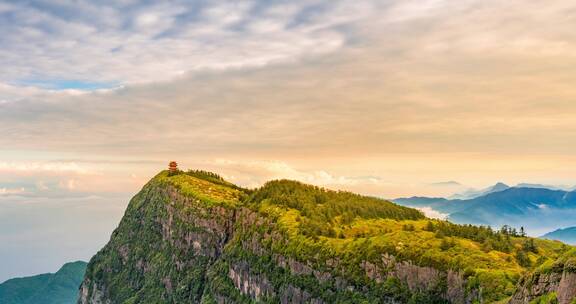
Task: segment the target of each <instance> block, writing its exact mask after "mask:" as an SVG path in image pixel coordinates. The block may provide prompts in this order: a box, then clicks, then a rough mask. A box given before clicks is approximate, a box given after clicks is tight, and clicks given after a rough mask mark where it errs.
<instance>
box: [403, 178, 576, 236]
mask: <svg viewBox="0 0 576 304" xmlns="http://www.w3.org/2000/svg"><path fill="white" fill-rule="evenodd" d="M521 185H522V184H521ZM532 186H537V185H532ZM473 194H474V193H472V192H470V193H469V195H473ZM476 194H478V195H480V196H478V197H475V198H471V199H446V198H429V197H411V198H400V199H395V200H394V202H396V203H398V204H400V205H404V206H409V207H415V208H424V207H429V208H432V209H433V210H435V211H437V212H440V213H442V214H447V219H448V220H450V221H453V222H456V223H465V224H479V225H491V226H495V227H498V226H501V225H512V226H515V227H520V226H523V227H525V228H528V230H529V233H532V234H533V235H534V234H543V233H546V232H549V231H552V230H556V229H558V228H559V227H569V226H575V225H576V192H571V191H564V190H554V189H548V188H545V187H518V186H516V187H508V186H507V185H505V184H502V183H498V184H496V185H494V186H492V187H489V188H486V189H483V190H480V191H478V192H477V193H476Z"/></svg>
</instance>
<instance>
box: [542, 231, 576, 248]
mask: <svg viewBox="0 0 576 304" xmlns="http://www.w3.org/2000/svg"><path fill="white" fill-rule="evenodd" d="M540 238H543V239H547V240H556V241H561V242H564V243H567V244H571V245H576V227H568V228H564V229H558V230H554V231H552V232H548V233H546V234H545V235H543V236H541V237H540Z"/></svg>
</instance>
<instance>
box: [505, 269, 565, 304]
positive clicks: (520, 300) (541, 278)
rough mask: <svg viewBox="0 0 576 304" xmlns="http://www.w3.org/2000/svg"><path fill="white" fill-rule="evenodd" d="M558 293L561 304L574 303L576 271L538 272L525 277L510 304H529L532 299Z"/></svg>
mask: <svg viewBox="0 0 576 304" xmlns="http://www.w3.org/2000/svg"><path fill="white" fill-rule="evenodd" d="M551 293H555V294H556V299H557V300H558V303H559V304H572V303H574V302H573V301H575V300H576V273H574V272H571V271H569V270H568V269H566V268H565V269H564V270H562V271H561V272H558V271H556V272H550V273H539V272H536V273H534V274H531V275H529V276H527V277H526V278H524V279H523V280H522V281H521V282H520V284H519V286H518V289H517V291H516V293H515V294H514V296H513V297H512V299H511V300H510V302H509V303H510V304H528V303H530V302H531V301H533V300H535V299H537V298H539V297H543V296H546V295H549V294H551Z"/></svg>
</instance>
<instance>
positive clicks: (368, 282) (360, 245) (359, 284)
mask: <svg viewBox="0 0 576 304" xmlns="http://www.w3.org/2000/svg"><path fill="white" fill-rule="evenodd" d="M568 250H569V248H568V247H567V246H565V245H562V244H561V243H559V242H551V241H546V240H534V239H529V238H521V237H517V236H515V235H513V234H512V233H511V231H503V232H494V231H492V230H491V229H489V228H483V227H473V226H460V225H454V224H450V223H448V222H444V221H435V220H429V219H426V218H425V217H424V216H423V215H422V214H421V213H420V212H418V211H417V210H414V209H410V208H405V207H401V206H398V205H395V204H392V203H390V202H388V201H384V200H380V199H376V198H371V197H364V196H360V195H355V194H352V193H348V192H336V191H328V190H324V189H320V188H317V187H314V186H309V185H305V184H301V183H298V182H293V181H285V180H284V181H273V182H269V183H267V184H266V185H264V186H263V187H262V188H260V189H257V190H253V191H251V190H245V189H241V188H239V187H236V186H234V185H232V184H230V183H227V182H226V181H224V180H223V179H221V178H219V177H218V176H217V175H215V174H212V173H207V172H200V171H191V172H188V173H180V174H176V175H173V176H171V175H170V174H168V172H162V173H160V174H159V175H157V176H156V177H155V178H154V179H152V180H151V181H150V182H149V183H148V184H147V185H146V186H145V187H144V188H143V189H142V191H141V192H140V193H138V194H137V195H136V196H135V197H134V198H133V199H132V201H131V202H130V205H129V206H128V209H127V211H126V214H125V216H124V218H123V219H122V221H121V223H120V225H119V226H118V228H117V229H116V230H115V231H114V233H113V234H112V237H111V239H110V242H109V243H108V244H107V245H106V246H105V247H104V248H103V249H102V250H101V251H100V252H99V253H98V254H97V255H96V256H94V257H93V259H92V260H91V261H90V264H89V266H88V270H87V273H86V277H85V279H84V282H83V284H82V287H81V292H80V299H79V303H316V304H319V303H472V302H474V301H480V300H482V301H484V302H493V301H499V300H504V299H506V298H507V297H510V296H512V295H513V294H514V293H515V291H516V288H515V286H516V284H517V283H518V281H519V279H520V278H521V275H522V274H523V273H524V272H525V271H529V270H532V269H534V268H535V267H538V266H539V265H542V264H544V263H547V262H550V263H552V262H553V261H554V260H556V259H557V258H559V257H560V256H561V255H562V254H565V252H567V251H568Z"/></svg>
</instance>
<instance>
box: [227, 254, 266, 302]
mask: <svg viewBox="0 0 576 304" xmlns="http://www.w3.org/2000/svg"><path fill="white" fill-rule="evenodd" d="M228 277H229V278H230V279H231V280H232V281H233V282H234V287H236V289H238V290H239V291H240V292H241V293H242V294H244V295H247V296H249V297H250V298H252V299H254V300H256V301H259V300H262V299H263V298H266V297H272V296H274V295H275V292H274V289H273V287H272V284H270V282H269V281H268V279H267V278H266V277H265V276H264V275H253V274H251V273H250V267H249V265H248V264H247V263H239V264H236V265H232V266H231V267H230V270H229V273H228Z"/></svg>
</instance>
